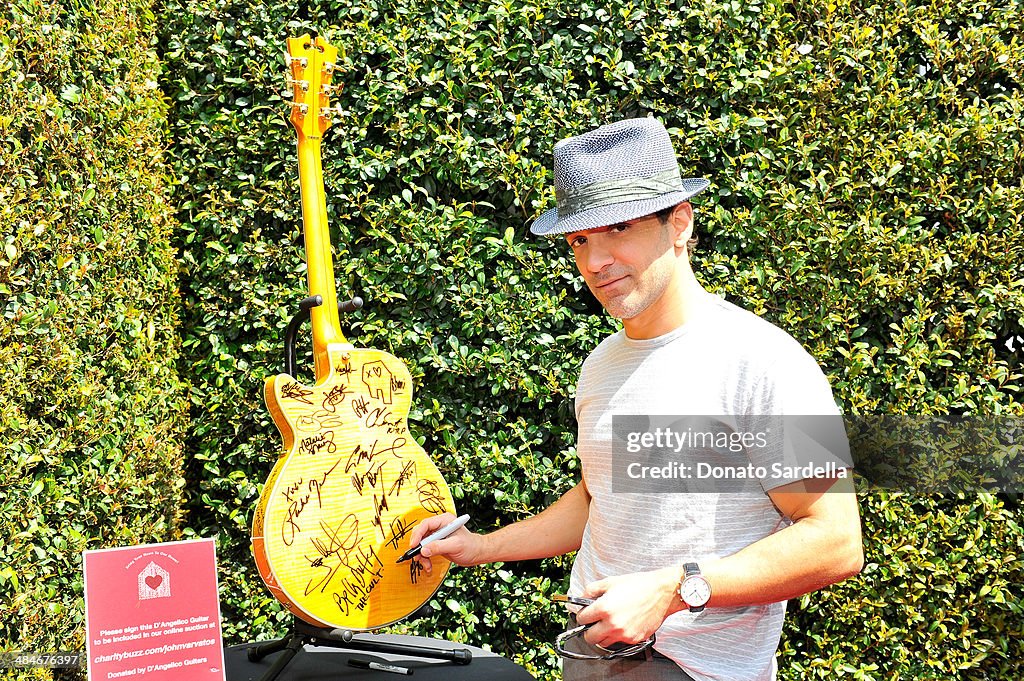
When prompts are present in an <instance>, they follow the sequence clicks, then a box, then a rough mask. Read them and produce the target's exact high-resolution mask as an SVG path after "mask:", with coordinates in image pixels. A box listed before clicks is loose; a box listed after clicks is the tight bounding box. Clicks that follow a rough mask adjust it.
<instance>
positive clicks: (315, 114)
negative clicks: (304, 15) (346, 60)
mask: <svg viewBox="0 0 1024 681" xmlns="http://www.w3.org/2000/svg"><path fill="white" fill-rule="evenodd" d="M337 59H338V49H337V48H336V47H333V46H331V45H330V44H329V43H328V42H327V41H326V40H324V39H323V37H321V36H317V37H316V39H313V38H310V37H309V36H308V35H301V36H299V37H298V38H288V56H287V61H288V68H289V71H290V74H289V76H290V77H289V84H290V85H291V86H292V113H291V116H290V118H291V121H292V125H294V126H295V129H296V130H297V131H298V132H299V133H300V134H301V135H305V136H306V137H320V136H321V135H322V134H323V133H324V131H325V130H327V128H328V127H330V125H331V115H330V114H331V109H330V97H329V95H330V93H331V92H332V91H334V90H335V89H336V88H337V87H338V86H335V85H331V78H332V77H333V76H334V71H335V70H336V68H337V66H336V64H337Z"/></svg>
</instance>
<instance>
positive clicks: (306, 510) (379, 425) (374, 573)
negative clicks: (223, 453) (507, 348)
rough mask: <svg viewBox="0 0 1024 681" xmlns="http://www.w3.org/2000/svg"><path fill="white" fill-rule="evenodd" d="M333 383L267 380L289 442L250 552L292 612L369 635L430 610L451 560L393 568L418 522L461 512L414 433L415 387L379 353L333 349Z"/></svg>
mask: <svg viewBox="0 0 1024 681" xmlns="http://www.w3.org/2000/svg"><path fill="white" fill-rule="evenodd" d="M328 354H329V356H330V358H331V369H332V370H331V373H330V374H329V376H328V380H326V381H323V382H322V383H320V384H318V385H316V386H312V387H307V386H304V385H302V384H301V383H299V382H297V381H296V380H295V379H293V378H292V377H291V376H288V375H287V374H279V375H277V376H274V377H272V378H270V379H268V380H267V382H266V386H265V388H264V394H265V397H266V401H267V405H268V407H269V408H270V412H271V414H272V416H273V417H274V422H275V423H276V424H277V427H278V430H279V431H280V432H281V435H282V437H283V439H284V441H285V446H286V448H287V453H286V454H285V455H283V456H282V457H281V459H279V460H278V462H277V465H276V466H275V467H274V470H273V472H272V473H271V475H270V478H269V479H268V480H267V484H266V485H265V486H264V489H263V494H262V496H261V498H260V505H259V510H258V511H257V516H256V519H255V520H254V522H253V550H254V553H255V556H256V564H257V566H258V567H259V570H260V575H261V576H262V577H263V580H264V582H266V583H267V585H268V586H269V587H270V588H271V591H273V592H274V595H275V596H276V597H277V598H278V600H280V601H281V602H282V603H284V604H285V605H286V606H287V607H288V608H289V609H290V610H291V611H292V612H293V613H294V614H296V615H298V616H299V617H301V618H302V619H304V620H306V621H308V622H310V623H313V624H317V625H320V626H332V627H342V628H346V629H372V628H376V627H379V626H384V625H386V624H391V623H393V622H396V621H398V620H400V619H402V618H403V617H406V616H407V615H408V614H409V613H410V612H413V611H415V610H416V609H418V608H419V607H420V606H421V605H423V604H424V603H426V602H427V600H429V599H430V597H431V596H432V595H433V594H434V592H435V591H436V590H437V588H438V587H439V586H440V584H441V581H442V580H443V579H444V576H445V574H446V573H447V569H448V565H449V563H448V562H447V561H445V560H443V559H442V560H435V561H434V566H435V567H434V570H433V571H432V573H431V574H429V575H427V574H426V573H423V572H421V571H420V570H419V563H417V562H416V561H406V562H403V563H397V564H396V562H395V561H397V560H398V558H399V557H400V556H401V555H402V553H403V552H405V550H406V549H407V548H408V539H404V538H405V536H406V535H407V534H408V533H409V532H410V531H411V529H412V528H413V527H415V526H416V524H417V523H419V522H420V521H421V520H423V519H425V518H428V517H430V516H433V515H438V514H440V513H444V512H446V511H448V512H454V510H455V504H454V502H453V501H452V497H451V493H450V492H449V490H448V487H447V485H446V484H445V481H444V479H443V478H442V477H441V474H440V472H439V471H438V470H437V467H436V466H435V465H434V463H433V462H432V461H431V460H430V459H429V458H428V457H427V455H426V453H425V452H424V451H423V449H422V448H421V447H420V446H419V445H418V444H417V443H416V441H415V440H414V439H413V438H412V436H411V435H410V434H409V429H408V421H407V419H408V414H409V407H410V404H411V398H412V380H411V378H410V376H409V372H408V370H407V369H406V368H405V365H404V364H403V363H402V362H401V361H400V360H399V359H398V358H396V357H394V356H393V355H390V354H388V353H386V352H381V351H379V350H365V349H356V348H352V347H351V346H345V345H337V346H333V347H331V348H330V349H329V353H328Z"/></svg>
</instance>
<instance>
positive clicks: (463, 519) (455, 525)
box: [395, 515, 469, 563]
mask: <svg viewBox="0 0 1024 681" xmlns="http://www.w3.org/2000/svg"><path fill="white" fill-rule="evenodd" d="M468 522H469V516H468V515H460V516H459V517H458V518H456V519H455V520H453V521H451V522H450V523H448V524H447V525H445V526H444V527H442V528H441V529H440V530H438V531H437V532H434V533H433V534H429V535H427V536H426V537H424V538H423V541H421V542H420V545H419V546H414V547H412V548H411V549H409V550H408V551H406V552H405V553H403V554H402V557H401V558H399V559H398V560H396V561H395V562H396V563H401V562H402V561H406V560H409V559H410V558H413V557H415V556H418V555H420V551H421V550H422V549H423V547H424V545H426V544H429V543H430V542H434V541H437V540H438V539H444V538H445V537H447V536H448V535H450V534H451V533H452V532H454V531H455V530H457V529H459V528H460V527H462V526H463V525H465V524H466V523H468Z"/></svg>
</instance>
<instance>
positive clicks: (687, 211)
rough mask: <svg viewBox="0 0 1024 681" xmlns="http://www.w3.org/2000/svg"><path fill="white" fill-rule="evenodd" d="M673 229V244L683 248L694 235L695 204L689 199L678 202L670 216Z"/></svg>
mask: <svg viewBox="0 0 1024 681" xmlns="http://www.w3.org/2000/svg"><path fill="white" fill-rule="evenodd" d="M669 222H670V224H671V225H672V229H673V237H674V239H673V245H675V247H676V248H683V247H684V246H686V242H687V241H689V240H690V237H692V236H693V206H691V205H690V202H689V201H683V202H682V203H680V204H678V205H677V206H676V207H675V209H674V210H673V211H672V215H671V216H670V217H669Z"/></svg>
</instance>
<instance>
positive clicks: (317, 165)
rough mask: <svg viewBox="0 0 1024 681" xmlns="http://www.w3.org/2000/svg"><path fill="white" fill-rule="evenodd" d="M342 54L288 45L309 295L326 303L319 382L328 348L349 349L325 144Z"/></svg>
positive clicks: (319, 319)
mask: <svg viewBox="0 0 1024 681" xmlns="http://www.w3.org/2000/svg"><path fill="white" fill-rule="evenodd" d="M337 56H338V50H337V49H335V48H334V47H332V46H331V45H330V44H328V43H327V41H326V40H324V39H323V38H322V37H317V38H316V39H311V38H310V37H309V36H308V35H303V36H300V37H298V38H289V39H288V65H289V69H290V72H291V73H290V77H289V82H290V83H291V85H292V87H293V93H294V101H293V102H292V113H291V116H290V118H291V122H292V125H294V126H295V130H296V132H297V133H298V155H299V186H300V188H301V190H302V231H303V234H304V235H305V240H306V268H307V273H308V276H307V280H308V284H309V295H310V296H320V297H321V298H323V303H322V304H321V305H320V306H318V307H314V308H312V309H311V310H310V318H311V319H312V322H313V357H314V368H315V371H316V378H317V382H320V381H323V380H325V379H326V378H327V376H328V375H329V374H330V371H331V364H330V356H329V354H328V346H329V345H332V344H336V343H347V342H348V341H346V340H345V336H344V335H343V334H342V333H341V323H340V321H339V320H338V296H337V294H336V292H335V291H336V289H335V286H334V266H333V262H332V258H331V234H330V230H329V229H328V226H327V198H326V196H325V194H324V171H323V165H322V163H321V156H320V141H321V138H322V137H323V133H324V131H325V130H327V128H328V127H329V126H330V125H331V119H330V116H329V115H328V112H329V110H330V109H329V103H330V102H329V97H328V93H329V92H330V91H331V90H332V89H333V86H331V84H330V82H331V78H332V76H333V74H334V70H335V67H336V64H335V62H336V60H337Z"/></svg>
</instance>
